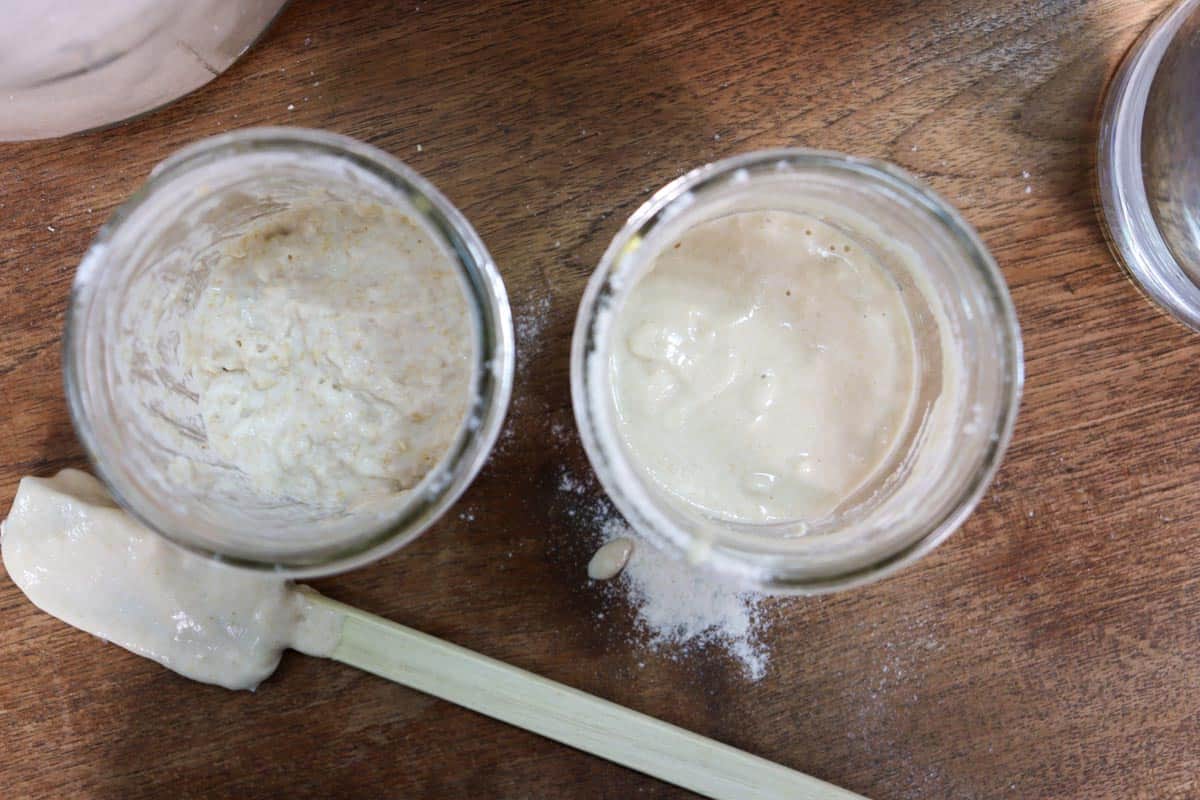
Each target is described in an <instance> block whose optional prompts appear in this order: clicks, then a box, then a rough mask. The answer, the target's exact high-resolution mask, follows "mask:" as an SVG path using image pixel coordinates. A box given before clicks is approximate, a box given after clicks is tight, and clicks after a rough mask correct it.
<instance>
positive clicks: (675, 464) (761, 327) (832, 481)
mask: <svg viewBox="0 0 1200 800" xmlns="http://www.w3.org/2000/svg"><path fill="white" fill-rule="evenodd" d="M915 358H916V352H915V344H914V338H913V331H912V327H911V324H910V322H909V318H908V314H907V312H906V310H905V305H904V300H903V297H902V293H901V290H900V287H899V285H898V284H897V283H896V281H895V280H894V279H893V278H892V277H891V275H890V274H889V273H888V272H887V271H886V270H885V269H884V268H883V267H882V266H880V265H879V264H878V263H877V262H875V260H874V259H873V258H872V257H871V256H870V254H869V253H868V252H867V250H866V248H863V247H858V246H856V243H855V242H854V241H853V240H852V239H849V238H847V236H846V235H845V234H844V233H842V232H840V231H839V230H837V229H836V228H834V227H832V226H830V225H826V224H824V223H822V222H820V221H818V220H816V219H813V218H810V217H807V216H802V215H799V214H794V213H790V212H784V211H753V212H742V213H737V214H731V215H729V216H726V217H722V218H719V219H715V220H711V221H708V222H705V223H701V224H699V225H697V226H695V227H693V228H690V229H688V230H687V231H686V232H685V233H684V234H683V235H682V236H681V237H680V238H679V240H678V241H677V242H675V243H674V244H673V246H669V247H667V248H666V249H665V250H664V251H663V252H662V253H661V254H659V255H658V257H657V259H656V260H655V262H654V264H653V265H652V267H651V268H650V270H649V272H648V273H647V274H646V275H644V276H643V277H642V278H641V279H640V280H639V281H638V283H637V284H636V285H635V287H634V288H633V289H632V291H631V292H630V294H629V297H628V298H627V300H626V301H625V304H624V306H623V307H622V308H620V309H619V311H618V315H617V319H616V321H615V324H614V347H613V353H612V356H611V368H612V382H613V393H614V400H615V405H616V411H617V424H618V429H619V433H620V435H621V438H622V439H623V440H624V442H625V445H626V447H627V448H628V449H629V452H630V453H631V455H632V456H633V458H634V461H635V462H636V463H637V464H638V465H639V467H640V468H641V469H642V470H644V471H645V473H646V474H647V475H648V476H649V477H650V478H651V479H652V480H653V481H654V482H655V483H656V484H657V485H658V486H659V488H660V489H662V490H663V491H664V492H666V493H668V494H669V495H672V496H674V497H677V498H679V499H681V500H683V501H684V502H686V503H688V504H690V505H692V506H694V507H696V508H699V509H701V510H702V511H704V512H706V513H708V514H711V515H714V516H718V517H721V518H724V519H731V520H736V521H740V522H748V523H764V522H776V521H783V520H808V519H817V518H821V517H823V516H825V515H828V514H829V513H831V512H833V511H835V510H836V509H837V508H838V507H839V505H840V504H841V503H843V502H844V501H845V500H846V499H847V498H848V497H850V496H851V495H853V494H854V493H855V491H856V490H858V489H859V488H860V487H862V486H864V485H865V484H866V483H868V481H869V480H870V479H871V478H872V476H873V475H875V474H876V473H878V472H880V471H881V469H882V468H883V465H885V464H886V463H887V462H888V460H889V456H891V455H892V451H893V450H894V449H895V444H896V440H897V438H898V436H899V433H900V431H901V430H902V429H903V427H904V424H905V422H906V420H907V419H908V416H909V414H910V411H911V408H912V404H913V402H914V397H913V395H914V385H915V377H914V363H915Z"/></svg>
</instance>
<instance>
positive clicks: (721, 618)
mask: <svg viewBox="0 0 1200 800" xmlns="http://www.w3.org/2000/svg"><path fill="white" fill-rule="evenodd" d="M558 489H559V492H561V493H564V494H567V495H570V496H571V500H572V501H573V503H572V506H571V508H569V509H568V511H567V515H568V517H574V518H575V519H576V521H578V522H580V523H582V525H581V527H582V528H583V529H584V531H585V532H587V533H591V534H592V535H594V541H593V542H591V544H594V545H595V547H599V546H601V545H603V544H604V543H606V542H609V541H612V540H613V539H616V538H618V537H622V536H625V537H628V538H630V539H632V540H633V541H634V547H633V553H632V554H631V555H630V557H629V562H628V563H627V564H626V566H625V569H624V570H622V571H621V573H620V574H619V575H618V576H617V577H616V578H614V579H613V580H612V581H611V582H609V583H607V584H603V583H599V582H596V584H595V585H597V586H607V587H611V588H612V589H613V590H614V591H615V593H617V594H619V595H622V596H623V597H624V598H625V600H626V601H627V602H628V603H629V605H630V607H631V608H632V609H633V612H634V614H635V616H636V624H637V626H638V628H639V629H640V631H639V632H640V634H642V635H641V636H640V637H637V638H635V639H634V641H635V642H636V643H641V644H643V645H644V646H646V647H648V648H649V649H650V650H652V651H654V652H657V653H659V654H661V655H665V656H667V657H669V658H676V659H683V658H688V657H690V656H691V655H693V654H695V653H697V652H699V651H700V650H702V649H704V648H707V647H719V648H721V649H723V650H725V651H726V652H727V653H729V655H731V656H732V657H733V658H735V659H737V661H738V662H740V663H741V665H742V667H743V670H744V671H745V675H746V677H747V678H749V679H750V680H753V681H757V680H759V679H761V678H762V677H763V676H764V675H766V672H767V665H768V663H769V657H770V654H769V652H768V650H767V647H766V645H765V644H764V643H763V641H762V636H763V634H764V633H765V632H766V630H767V627H768V625H769V621H768V619H767V618H766V614H765V609H764V608H763V603H764V601H765V600H766V597H765V596H764V595H761V594H758V593H756V592H752V591H747V590H744V589H741V588H738V587H733V586H729V585H727V584H726V583H724V582H722V581H721V580H720V579H718V578H717V577H716V576H713V575H709V574H707V573H704V572H702V571H700V570H696V569H693V568H691V567H689V566H688V565H687V564H686V563H684V562H683V561H679V560H676V559H674V558H672V557H670V556H669V555H667V554H666V553H663V552H662V551H660V550H658V549H657V548H655V547H654V546H652V545H651V544H650V543H649V542H647V541H646V540H645V539H643V538H642V537H641V536H639V535H638V534H637V533H636V532H635V531H633V530H632V529H631V528H630V527H629V525H628V524H626V523H625V521H624V520H623V519H622V518H621V517H620V515H619V514H617V512H616V511H615V510H614V509H613V508H612V506H611V505H609V503H608V502H607V500H604V499H596V498H595V497H594V496H593V495H592V492H591V491H590V490H589V487H588V485H587V484H585V483H584V482H583V481H581V480H579V479H578V478H576V477H574V476H573V475H571V474H570V473H564V474H563V475H562V476H561V477H560V480H559V485H558Z"/></svg>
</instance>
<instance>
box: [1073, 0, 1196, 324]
mask: <svg viewBox="0 0 1200 800" xmlns="http://www.w3.org/2000/svg"><path fill="white" fill-rule="evenodd" d="M1198 72H1200V0H1179V2H1176V3H1175V4H1174V5H1173V6H1171V7H1170V8H1168V9H1167V10H1166V11H1164V12H1163V13H1162V14H1161V15H1160V16H1159V17H1158V19H1156V20H1155V21H1154V22H1153V23H1152V24H1151V25H1150V26H1149V27H1148V28H1147V29H1146V30H1145V32H1143V33H1142V35H1141V36H1140V37H1139V38H1138V40H1137V41H1136V42H1135V43H1134V45H1133V46H1132V47H1131V48H1130V49H1129V52H1128V53H1127V54H1126V56H1125V58H1124V60H1123V61H1122V62H1121V65H1120V67H1118V69H1117V72H1116V74H1115V75H1114V76H1113V79H1112V81H1111V83H1110V84H1109V86H1108V89H1107V92H1106V94H1105V99H1104V107H1103V111H1102V113H1101V117H1100V133H1099V137H1098V139H1097V148H1096V149H1097V153H1096V187H1097V194H1098V198H1097V200H1098V203H1097V205H1098V210H1099V215H1100V220H1101V222H1102V223H1103V225H1104V230H1105V233H1106V234H1107V238H1108V243H1109V246H1110V248H1111V249H1112V251H1113V254H1114V255H1115V256H1116V259H1117V262H1118V263H1120V264H1121V265H1122V266H1124V267H1125V270H1126V272H1127V273H1128V274H1129V276H1130V277H1131V278H1133V280H1134V281H1136V282H1137V285H1138V286H1140V287H1141V288H1142V291H1143V292H1145V294H1146V295H1147V296H1148V297H1149V298H1150V299H1151V300H1153V301H1154V302H1156V303H1158V305H1159V306H1161V307H1162V308H1163V309H1165V310H1166V311H1167V312H1168V313H1170V314H1171V315H1172V316H1174V317H1175V318H1176V319H1178V320H1179V321H1180V322H1182V323H1183V324H1185V325H1187V326H1188V327H1190V328H1192V329H1193V330H1197V331H1200V222H1198V221H1197V212H1196V209H1197V208H1198V207H1200V92H1198V91H1197V89H1196V87H1197V85H1198V84H1197V77H1196V76H1197V73H1198Z"/></svg>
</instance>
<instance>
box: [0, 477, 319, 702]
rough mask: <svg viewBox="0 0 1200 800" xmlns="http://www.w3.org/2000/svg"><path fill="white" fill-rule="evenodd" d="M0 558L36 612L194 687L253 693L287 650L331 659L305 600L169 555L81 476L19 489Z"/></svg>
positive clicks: (210, 564)
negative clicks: (151, 661)
mask: <svg viewBox="0 0 1200 800" xmlns="http://www.w3.org/2000/svg"><path fill="white" fill-rule="evenodd" d="M0 550H2V551H3V558H4V566H5V568H6V569H7V570H8V574H9V577H11V578H12V580H13V581H14V582H15V583H16V584H17V586H19V587H20V589H21V591H23V592H24V593H25V595H26V596H27V597H28V598H29V599H30V601H32V602H33V604H34V605H36V606H37V607H38V608H40V609H42V610H43V611H45V612H46V613H48V614H52V615H53V616H55V617H58V618H59V619H61V620H62V621H64V622H66V623H67V624H69V625H73V626H74V627H76V628H80V629H82V630H85V631H87V632H88V633H91V634H94V635H96V636H99V637H101V638H102V639H106V640H108V641H111V642H114V643H116V644H119V645H120V646H122V647H124V648H125V649H127V650H131V651H133V652H134V653H137V654H138V655H141V656H145V657H147V658H151V659H154V660H155V661H157V662H159V663H160V664H162V665H163V666H166V667H168V668H170V669H172V670H174V671H175V672H178V673H179V674H181V675H185V676H187V677H189V678H192V679H193V680H197V681H203V682H205V683H215V684H217V685H220V686H224V687H227V688H229V689H253V688H254V687H255V686H257V685H258V684H259V683H260V682H261V681H263V680H264V679H266V678H267V677H269V676H270V675H271V673H272V672H274V671H275V667H276V665H278V663H279V658H280V655H281V654H282V653H283V650H284V649H285V648H289V647H290V648H293V649H295V650H299V651H301V652H304V653H308V654H310V655H317V656H327V655H329V654H330V653H332V652H333V650H334V648H335V647H336V646H337V643H338V639H339V638H340V636H341V618H340V616H339V615H337V614H334V613H332V612H329V611H324V610H322V609H319V608H317V607H315V606H314V605H313V604H312V603H311V602H310V601H309V599H308V596H307V594H306V593H307V592H309V591H311V590H310V589H307V588H306V587H301V586H295V585H293V584H290V583H288V582H287V581H284V580H283V579H281V578H278V577H274V576H271V575H269V574H265V573H256V572H250V571H246V570H239V569H234V568H232V567H227V566H222V565H221V564H218V563H217V562H215V561H212V560H210V559H207V558H203V557H201V556H197V555H193V554H191V553H188V552H186V551H184V550H181V549H178V548H176V547H174V546H172V545H170V544H168V543H167V542H165V541H164V540H163V539H162V538H160V537H159V536H157V535H156V534H154V533H153V532H151V531H149V530H147V529H146V528H145V527H144V526H142V525H141V524H139V523H138V522H137V521H136V520H134V519H133V518H131V517H130V516H129V515H127V514H126V513H125V512H124V511H122V510H121V509H120V508H119V507H117V506H116V504H115V503H113V501H112V500H111V499H110V498H109V497H108V495H107V493H106V492H105V490H104V487H103V486H102V485H101V484H100V482H99V481H97V480H96V479H95V478H93V477H92V476H90V475H88V474H86V473H83V472H79V471H77V470H71V469H67V470H63V471H62V472H60V473H58V475H56V476H54V477H53V478H23V479H22V480H21V485H20V488H19V489H18V491H17V496H16V499H15V500H14V501H13V507H12V511H11V512H10V513H9V515H8V518H7V519H6V520H4V523H3V525H2V526H0Z"/></svg>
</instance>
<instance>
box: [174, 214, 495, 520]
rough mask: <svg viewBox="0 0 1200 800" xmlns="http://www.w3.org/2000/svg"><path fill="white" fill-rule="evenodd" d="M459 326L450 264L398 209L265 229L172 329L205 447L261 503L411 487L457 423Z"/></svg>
mask: <svg viewBox="0 0 1200 800" xmlns="http://www.w3.org/2000/svg"><path fill="white" fill-rule="evenodd" d="M469 314H470V312H469V308H468V306H467V300H466V296H465V294H464V292H463V290H462V286H461V281H460V279H459V277H458V275H457V274H456V272H455V269H454V266H453V264H452V263H451V262H450V261H449V260H448V259H447V257H446V256H445V255H444V254H443V252H442V251H441V249H440V248H439V247H438V246H437V245H436V244H435V243H434V242H433V241H432V237H430V236H429V235H428V234H427V233H426V232H425V231H423V230H422V229H420V228H418V227H417V226H416V225H415V224H414V223H413V222H412V221H411V220H410V219H409V218H408V217H406V216H405V215H404V214H403V213H401V212H400V211H398V210H396V209H390V208H384V207H382V206H379V205H351V204H348V203H334V202H329V203H324V204H321V205H314V206H300V207H295V208H292V209H289V210H287V211H284V212H282V213H279V214H276V215H273V216H271V217H268V218H267V219H265V220H264V221H263V222H261V223H259V224H258V225H257V226H255V227H253V228H252V229H250V230H249V231H248V232H247V233H245V234H244V235H243V236H241V237H239V238H237V239H235V240H232V241H230V242H227V243H226V244H225V245H224V246H223V247H222V248H221V249H220V251H219V253H218V255H217V258H216V260H215V263H214V264H213V266H212V267H211V268H210V269H209V272H208V279H207V283H206V284H205V286H204V288H203V290H202V291H201V293H200V296H199V299H198V302H197V303H196V305H195V308H194V309H193V311H192V313H191V315H190V316H189V317H188V318H187V319H186V321H185V323H184V327H183V330H182V332H181V333H182V346H181V348H180V355H181V357H182V360H183V362H184V364H185V365H186V366H187V367H188V368H189V369H190V374H191V377H192V379H193V380H194V381H195V384H196V386H197V388H198V390H199V404H200V413H201V417H202V419H203V426H204V431H205V435H206V437H207V442H208V447H209V448H210V449H211V451H212V452H213V453H214V454H215V455H216V456H217V457H218V458H219V459H221V460H222V461H224V462H226V463H228V464H230V465H232V466H234V467H236V468H237V469H238V470H239V471H240V472H241V473H242V474H243V475H245V477H246V478H247V480H248V482H249V483H250V484H251V486H253V487H254V488H255V489H256V490H257V491H259V492H260V493H262V494H264V495H267V496H274V497H283V498H290V499H292V500H298V501H300V502H303V503H309V504H313V505H323V506H337V507H342V506H346V505H352V504H353V503H355V502H356V501H360V500H363V499H365V498H371V497H378V496H385V495H388V494H392V493H397V492H400V491H403V490H406V489H410V488H412V487H413V486H415V485H416V484H417V483H418V482H419V481H420V480H421V478H422V477H423V476H424V475H425V474H426V473H427V472H428V471H429V470H430V469H431V468H432V467H433V466H434V465H435V464H436V463H437V462H438V461H439V460H440V459H441V457H442V456H443V454H444V453H445V452H446V451H447V449H448V448H449V446H450V444H451V442H452V441H453V439H454V436H455V435H456V433H457V431H458V428H459V426H460V424H461V422H462V419H463V416H464V414H465V412H466V406H467V400H468V396H469V388H470V379H471V369H472V358H471V356H472V354H471V346H472V339H471V337H470V335H469V332H470V326H471V320H470V316H469Z"/></svg>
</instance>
